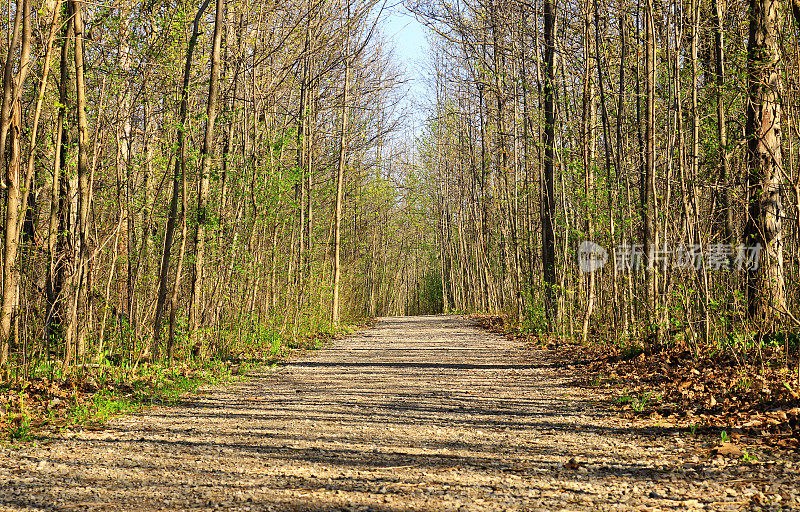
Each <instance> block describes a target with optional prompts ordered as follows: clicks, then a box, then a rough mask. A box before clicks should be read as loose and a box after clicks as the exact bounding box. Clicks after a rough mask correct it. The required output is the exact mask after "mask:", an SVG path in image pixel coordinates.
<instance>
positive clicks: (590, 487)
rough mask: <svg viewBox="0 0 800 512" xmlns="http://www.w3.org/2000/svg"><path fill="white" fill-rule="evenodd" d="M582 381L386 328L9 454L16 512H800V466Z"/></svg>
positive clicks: (5, 467) (513, 351)
mask: <svg viewBox="0 0 800 512" xmlns="http://www.w3.org/2000/svg"><path fill="white" fill-rule="evenodd" d="M574 378H575V375H574V373H571V371H570V370H567V369H564V368H563V367H561V366H559V365H557V364H555V363H554V362H553V359H552V354H550V353H548V352H530V351H526V352H523V351H522V350H521V349H520V347H519V346H518V343H517V342H514V341H508V340H506V339H504V338H501V337H498V336H493V335H490V334H487V333H485V332H483V331H481V330H479V329H477V328H476V327H473V326H471V325H470V324H469V322H467V321H465V320H462V319H460V318H458V317H412V318H390V319H384V320H382V321H380V322H379V323H378V324H377V326H376V327H375V328H374V329H371V330H368V331H365V332H363V333H361V334H360V335H357V336H354V337H350V338H348V339H343V340H340V341H338V342H336V343H335V344H334V345H333V346H331V347H330V348H328V349H325V350H322V351H320V352H318V353H315V354H311V355H309V356H308V357H305V358H303V359H301V360H299V361H297V362H295V363H293V364H290V365H288V366H286V367H283V368H280V369H277V370H271V371H267V370H264V371H263V373H261V374H258V375H256V376H255V377H254V378H253V379H251V380H248V381H246V382H243V383H240V384H236V385H233V386H229V387H227V388H224V389H217V390H214V391H213V392H212V393H209V394H206V395H203V396H200V397H198V398H197V399H195V400H192V401H190V402H188V403H186V404H183V405H180V406H176V407H169V408H154V409H150V410H148V411H147V412H146V413H145V414H143V415H138V416H128V417H125V418H121V419H118V420H115V421H113V422H112V423H111V424H109V426H108V428H107V429H106V430H104V431H86V432H80V433H75V434H71V435H64V436H61V437H59V438H55V439H54V440H53V442H52V443H51V444H48V445H47V446H42V445H41V444H40V445H39V446H38V447H32V448H26V449H23V450H21V451H19V450H17V449H14V450H13V451H11V450H9V449H8V448H4V449H2V452H0V509H2V510H120V511H123V510H124V511H135V510H191V509H197V510H211V509H224V510H254V511H261V510H361V511H363V510H372V511H405V510H419V511H438V510H492V511H499V510H548V511H549V510H631V509H640V510H665V509H667V510H669V509H680V510H684V509H686V508H694V507H697V508H702V507H705V508H706V509H712V510H739V509H742V508H744V507H745V505H746V504H750V503H753V502H754V501H755V502H758V501H759V500H760V501H761V502H763V503H766V502H767V501H769V500H773V502H774V503H776V504H779V505H782V506H784V507H787V509H791V508H794V509H795V510H797V509H800V505H798V501H797V499H798V498H797V494H798V491H797V488H796V486H795V485H789V486H788V487H787V485H786V483H785V481H783V482H781V478H780V472H781V471H785V472H789V474H792V468H791V463H788V464H790V465H789V467H786V466H785V464H786V463H783V464H784V465H783V466H780V467H778V466H772V467H769V468H766V467H764V466H749V465H748V466H747V467H744V466H742V465H741V464H739V463H733V464H730V463H729V462H726V461H723V460H711V459H708V458H707V457H704V456H703V455H702V454H701V455H700V456H699V457H698V455H697V454H696V452H695V451H694V450H693V448H692V446H691V445H692V443H694V441H693V440H692V439H688V438H691V435H690V434H687V433H686V432H684V431H680V430H677V429H674V430H671V429H669V428H645V427H629V426H626V425H623V424H622V423H623V422H622V421H621V420H619V419H614V418H613V417H610V416H608V414H607V412H605V409H604V408H603V407H601V406H598V405H595V403H594V402H593V401H592V399H591V396H590V393H592V391H590V390H585V389H580V388H575V387H571V386H570V385H569V381H570V380H572V379H574ZM573 458H574V459H575V461H576V462H577V463H578V465H577V466H576V465H574V464H570V463H569V461H570V459H573ZM754 468H755V469H754ZM779 469H780V471H778V470H779ZM795 469H796V468H795ZM759 471H760V473H759ZM776 475H777V476H776ZM775 500H781V501H775Z"/></svg>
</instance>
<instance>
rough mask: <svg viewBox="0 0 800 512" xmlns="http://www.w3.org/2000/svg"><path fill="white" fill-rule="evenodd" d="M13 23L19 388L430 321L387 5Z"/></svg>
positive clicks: (54, 11) (12, 178) (152, 12)
mask: <svg viewBox="0 0 800 512" xmlns="http://www.w3.org/2000/svg"><path fill="white" fill-rule="evenodd" d="M0 11H2V15H3V17H2V18H0V19H3V20H5V21H6V22H5V23H4V24H3V30H4V31H5V32H4V37H3V39H2V42H0V54H2V56H3V61H2V65H3V97H2V113H1V115H0V121H1V123H0V135H1V136H2V137H1V138H0V148H2V152H1V154H2V161H1V162H0V167H1V168H2V171H3V181H2V187H3V189H2V210H1V211H2V219H3V221H2V225H3V227H4V239H3V245H2V248H3V252H2V254H3V258H2V266H3V280H2V308H1V309H0V368H2V369H3V370H4V371H5V372H6V375H8V372H9V371H11V372H13V373H14V374H15V375H19V374H21V373H22V374H24V373H27V372H29V371H30V369H31V368H38V367H40V366H41V365H42V364H45V365H50V364H51V363H53V362H57V363H58V364H64V365H73V364H76V363H84V362H87V361H88V362H93V361H100V360H103V358H104V357H108V358H109V359H111V360H113V361H115V362H119V361H120V360H122V361H139V360H142V359H149V360H157V359H163V358H170V359H171V358H172V357H173V356H180V357H186V356H188V354H189V353H190V352H194V353H195V355H198V354H215V355H220V356H225V355H230V354H236V355H239V354H242V353H246V354H253V353H260V354H263V353H265V352H269V351H270V350H271V349H274V348H275V347H276V346H277V344H279V343H281V340H282V339H284V338H285V337H288V336H294V337H298V336H303V335H306V334H308V333H311V332H315V331H331V330H333V329H335V328H336V326H337V325H338V324H339V323H340V322H342V321H350V320H352V319H357V318H362V317H365V316H368V315H375V314H377V313H394V314H402V313H404V312H406V311H407V310H409V308H412V309H413V308H414V307H415V306H414V304H415V301H416V304H419V298H418V297H417V298H414V297H413V296H414V293H415V290H416V281H417V280H421V279H422V278H423V275H422V274H423V269H422V268H421V267H420V268H419V269H415V268H410V265H412V264H413V262H414V261H416V260H415V258H416V256H415V257H414V258H412V257H411V256H412V253H414V251H418V250H419V249H418V248H419V244H418V243H416V242H418V241H419V240H422V239H424V238H425V234H424V233H422V231H421V228H420V226H421V224H420V222H419V221H418V219H419V215H421V214H422V208H421V207H415V206H414V202H415V199H413V198H411V199H404V198H403V194H404V193H403V192H402V189H401V188H398V187H397V186H396V184H395V183H394V181H393V179H394V180H397V179H398V177H402V176H403V175H404V172H405V171H404V170H403V169H402V168H401V165H402V164H400V163H398V162H401V160H398V159H393V158H392V155H393V153H394V152H395V151H396V147H397V146H396V144H394V143H392V139H391V137H390V135H391V133H392V131H393V129H394V127H395V124H396V119H397V114H398V113H397V108H396V107H397V93H398V89H397V85H398V84H399V78H398V73H397V72H396V71H395V70H394V68H393V65H392V63H391V60H390V52H388V51H387V50H386V49H385V47H384V46H385V45H384V43H383V42H382V40H381V36H380V34H379V32H378V31H377V30H376V19H377V18H378V16H379V15H380V12H381V6H380V5H378V4H376V2H375V1H374V0H363V1H358V2H345V1H324V0H298V1H290V2H244V1H240V0H214V1H213V2H212V1H211V0H203V1H200V2H194V1H191V2H190V1H186V0H175V1H172V0H163V1H161V0H155V1H153V0H147V1H141V2H128V1H117V0H110V1H108V2H95V3H85V2H82V1H76V0H65V1H58V0H44V1H41V2H39V1H35V0H14V1H12V2H7V3H6V4H4V5H3V6H2V7H0ZM390 178H393V179H390ZM415 219H416V220H415ZM397 233H402V236H398V235H397ZM404 237H405V240H409V239H411V240H414V241H415V243H406V244H400V245H396V244H394V243H388V240H389V239H390V238H391V239H392V240H394V239H400V240H402V239H404ZM420 257H422V256H420ZM408 279H411V280H412V281H414V282H413V283H411V282H406V281H407V280H408ZM390 290H399V292H391V293H390ZM403 290H405V291H403ZM416 307H417V309H418V308H419V306H416Z"/></svg>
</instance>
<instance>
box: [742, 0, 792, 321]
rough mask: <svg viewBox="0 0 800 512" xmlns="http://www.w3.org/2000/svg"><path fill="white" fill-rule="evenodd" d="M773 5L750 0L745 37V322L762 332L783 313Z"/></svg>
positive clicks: (778, 84) (775, 12)
mask: <svg viewBox="0 0 800 512" xmlns="http://www.w3.org/2000/svg"><path fill="white" fill-rule="evenodd" d="M780 9H781V3H780V2H779V1H778V0H750V38H749V41H748V44H747V86H748V102H747V125H746V130H747V137H748V144H747V156H748V164H749V172H748V176H747V187H748V196H749V197H748V200H749V208H748V218H747V225H746V227H745V231H744V244H745V246H748V247H760V249H761V251H760V259H759V262H758V268H752V267H750V268H748V272H747V292H748V295H747V298H748V312H749V315H750V317H751V318H752V319H753V320H755V321H757V322H759V323H760V324H761V326H762V330H769V329H772V328H773V323H774V322H775V321H776V320H778V319H779V318H780V316H781V314H782V313H783V312H784V311H786V292H785V282H784V270H783V223H782V220H781V219H782V218H783V216H784V214H785V212H784V209H783V204H782V199H781V191H780V186H781V183H782V182H783V180H784V178H783V170H782V169H781V150H782V148H781V104H780V101H781V92H782V91H781V80H780V69H779V63H780V48H779V45H778V24H779V23H780V16H779V15H780Z"/></svg>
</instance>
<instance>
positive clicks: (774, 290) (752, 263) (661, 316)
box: [411, 0, 800, 349]
mask: <svg viewBox="0 0 800 512" xmlns="http://www.w3.org/2000/svg"><path fill="white" fill-rule="evenodd" d="M411 8H412V9H413V11H414V12H415V13H416V15H417V16H418V18H419V19H420V20H421V21H423V22H424V23H426V24H427V25H428V26H429V27H430V28H431V29H432V31H433V32H434V33H435V34H436V36H435V37H434V38H433V39H434V41H433V45H434V54H435V55H436V56H435V58H434V60H433V61H432V70H433V75H434V76H433V78H434V85H433V87H432V94H435V98H432V101H431V104H432V106H431V111H430V115H429V121H428V124H427V126H426V131H425V133H424V135H423V136H422V137H421V140H420V151H421V158H422V166H421V168H422V169H424V172H425V176H424V179H423V180H422V183H423V185H422V186H423V187H424V188H425V189H426V190H427V191H429V193H430V194H431V195H432V196H433V197H435V198H436V201H435V205H433V207H432V214H433V215H435V216H436V218H437V219H438V228H437V238H438V240H439V241H440V244H439V246H440V252H439V254H438V258H437V260H438V264H439V267H438V271H439V272H440V276H441V281H442V283H443V286H442V301H443V303H444V306H445V309H448V310H475V311H482V310H483V311H485V310H488V311H505V312H508V313H509V314H511V315H513V317H515V318H517V319H518V321H519V322H520V323H521V325H522V326H523V327H525V328H529V329H533V330H540V331H549V332H557V333H565V334H569V335H571V336H574V337H575V338H577V339H583V340H586V339H587V338H590V337H595V338H601V337H602V338H603V339H617V340H623V339H627V340H639V342H643V344H644V346H645V347H646V348H651V347H654V346H656V345H658V344H660V343H662V342H666V341H678V342H681V343H686V344H687V345H688V346H689V347H690V348H695V349H696V348H697V347H699V346H702V342H703V341H707V342H720V343H722V344H723V345H725V346H732V347H734V348H737V349H738V348H742V349H747V348H749V347H752V346H753V342H754V341H755V342H761V341H764V339H765V336H764V335H769V336H768V338H769V340H771V341H773V342H776V343H780V344H781V345H783V344H784V342H785V343H786V344H787V346H788V344H789V343H790V338H791V339H792V340H793V341H792V343H795V344H796V339H795V338H794V337H793V335H791V334H790V333H791V331H792V330H794V329H796V328H797V326H798V321H797V319H796V317H797V316H798V315H797V306H798V292H800V288H798V265H799V264H800V239H798V234H799V233H798V226H799V225H800V209H798V202H799V201H800V169H798V165H797V163H798V157H800V153H799V152H798V150H800V133H799V132H798V115H800V111H798V101H797V98H798V97H800V91H798V87H799V84H798V82H799V81H800V53H799V52H800V50H798V27H799V26H800V24H799V22H800V8H798V6H797V4H790V3H789V2H781V1H776V0H765V1H761V0H751V1H750V2H745V1H736V2H726V1H724V0H663V1H656V0H637V1H631V0H613V1H608V0H581V1H572V0H536V1H534V2H528V1H520V0H507V1H498V0H463V1H457V2H439V1H436V0H432V1H424V0H420V1H415V2H413V3H412V5H411ZM584 241H593V242H594V243H596V244H598V245H599V246H601V247H602V248H604V249H605V251H607V255H608V261H607V263H606V264H605V266H603V267H602V268H601V269H600V270H597V271H596V272H582V271H581V266H580V265H579V258H580V257H581V254H579V253H580V251H579V247H582V246H581V243H582V242H584ZM583 247H587V246H583ZM588 247H589V249H590V251H589V252H593V253H594V255H595V256H596V257H597V258H600V259H601V261H600V263H602V257H603V251H602V250H599V249H598V248H596V247H595V248H592V246H588ZM584 256H586V255H585V254H584Z"/></svg>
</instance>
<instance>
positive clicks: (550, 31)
mask: <svg viewBox="0 0 800 512" xmlns="http://www.w3.org/2000/svg"><path fill="white" fill-rule="evenodd" d="M555 22H556V11H555V5H554V0H544V47H545V56H544V68H545V69H544V87H543V91H542V94H543V96H544V132H543V137H542V139H543V140H542V145H543V146H544V175H543V183H542V271H543V276H544V307H545V314H546V316H547V322H548V324H549V328H550V330H551V331H554V330H555V322H556V319H557V318H558V301H557V297H556V262H555V257H556V250H555V232H554V230H553V217H554V216H555V192H554V186H553V169H554V166H555V135H556V109H555V103H556V87H555V66H554V63H555V51H556V47H555Z"/></svg>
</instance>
